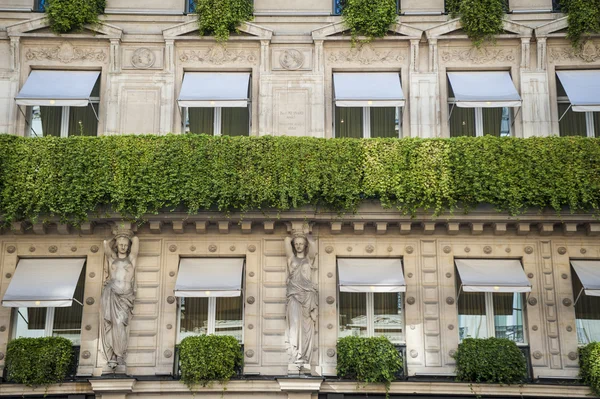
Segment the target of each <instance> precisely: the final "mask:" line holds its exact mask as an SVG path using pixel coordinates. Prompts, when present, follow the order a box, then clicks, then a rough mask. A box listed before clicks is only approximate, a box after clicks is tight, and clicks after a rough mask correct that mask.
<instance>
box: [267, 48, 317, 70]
mask: <svg viewBox="0 0 600 399" xmlns="http://www.w3.org/2000/svg"><path fill="white" fill-rule="evenodd" d="M312 58H313V55H312V49H311V48H274V49H273V50H272V53H271V69H273V70H274V71H310V70H312V64H313V60H312Z"/></svg>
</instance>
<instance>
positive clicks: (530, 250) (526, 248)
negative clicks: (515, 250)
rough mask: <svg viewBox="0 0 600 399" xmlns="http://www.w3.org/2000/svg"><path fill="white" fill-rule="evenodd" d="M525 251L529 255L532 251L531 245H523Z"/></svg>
mask: <svg viewBox="0 0 600 399" xmlns="http://www.w3.org/2000/svg"><path fill="white" fill-rule="evenodd" d="M525 253H526V254H528V255H531V254H532V253H533V247H529V246H527V247H525Z"/></svg>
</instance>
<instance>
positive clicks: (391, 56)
mask: <svg viewBox="0 0 600 399" xmlns="http://www.w3.org/2000/svg"><path fill="white" fill-rule="evenodd" d="M326 59H327V62H328V63H330V64H335V65H339V64H358V65H381V64H398V63H404V62H405V61H406V60H407V59H408V48H407V49H398V48H379V47H374V46H373V45H371V44H364V45H362V46H357V47H354V48H343V49H342V48H336V49H333V48H332V49H329V51H328V55H327V56H326Z"/></svg>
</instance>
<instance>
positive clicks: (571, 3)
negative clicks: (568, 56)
mask: <svg viewBox="0 0 600 399" xmlns="http://www.w3.org/2000/svg"><path fill="white" fill-rule="evenodd" d="M560 6H561V11H562V12H564V13H566V14H567V17H568V22H569V26H568V28H567V38H568V39H569V40H571V43H572V44H573V46H574V47H577V48H578V47H580V46H581V43H582V39H585V38H587V37H589V36H590V35H592V34H596V33H598V32H600V0H560Z"/></svg>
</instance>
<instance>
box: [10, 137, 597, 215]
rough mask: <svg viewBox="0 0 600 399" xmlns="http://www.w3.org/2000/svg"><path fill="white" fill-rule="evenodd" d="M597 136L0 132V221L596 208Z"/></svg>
mask: <svg viewBox="0 0 600 399" xmlns="http://www.w3.org/2000/svg"><path fill="white" fill-rule="evenodd" d="M599 144H600V140H598V139H589V138H579V137H566V138H561V137H546V138H531V139H516V138H496V137H491V136H486V137H480V138H455V139H400V140H398V139H367V140H357V139H335V140H328V139H315V138H308V137H302V138H294V137H270V136H265V137H229V136H220V137H212V136H205V135H168V136H105V137H71V138H55V137H46V138H21V137H14V136H7V135H1V136H0V218H1V219H3V220H4V221H5V222H12V221H18V220H31V221H38V220H41V221H43V220H44V219H45V218H48V217H52V216H55V217H58V218H60V220H61V221H63V222H67V221H68V222H71V223H74V224H77V223H81V222H83V221H85V220H87V219H88V215H89V214H90V213H92V214H94V213H98V214H104V213H106V212H108V211H111V212H117V213H119V214H121V215H122V216H123V217H124V218H127V219H142V218H143V217H144V216H145V215H148V214H156V213H158V212H169V211H174V210H183V211H187V212H189V213H191V214H193V213H197V212H199V211H202V210H218V211H222V212H229V211H234V210H239V211H241V212H247V211H251V210H275V211H286V210H289V209H293V208H298V207H301V206H313V207H315V208H319V209H321V208H324V209H328V210H334V211H338V212H347V211H349V212H352V211H355V210H356V209H357V207H358V206H359V204H360V203H361V201H364V200H378V201H380V202H381V203H382V204H383V205H384V206H386V207H396V208H397V209H398V210H399V211H400V212H402V213H405V214H415V213H416V212H417V211H420V210H422V211H426V212H433V213H434V214H440V213H441V212H442V211H445V210H454V209H466V210H469V209H471V208H472V207H474V206H477V205H478V204H491V205H493V206H494V207H495V208H496V209H497V210H499V211H505V212H508V213H510V214H511V215H517V214H520V213H522V212H524V211H526V210H527V209H530V208H534V209H544V208H551V209H553V210H554V211H555V212H557V213H561V212H564V211H566V212H569V211H571V212H574V211H585V212H592V213H594V214H598V210H599V209H600V145H599Z"/></svg>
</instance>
